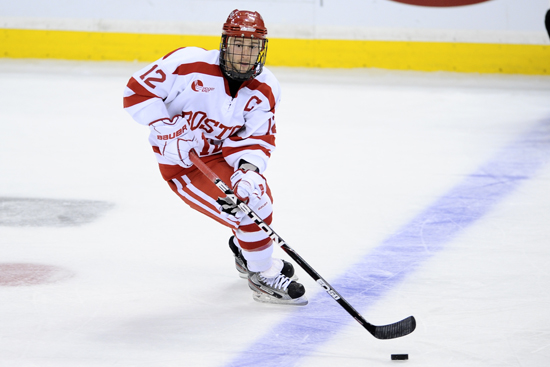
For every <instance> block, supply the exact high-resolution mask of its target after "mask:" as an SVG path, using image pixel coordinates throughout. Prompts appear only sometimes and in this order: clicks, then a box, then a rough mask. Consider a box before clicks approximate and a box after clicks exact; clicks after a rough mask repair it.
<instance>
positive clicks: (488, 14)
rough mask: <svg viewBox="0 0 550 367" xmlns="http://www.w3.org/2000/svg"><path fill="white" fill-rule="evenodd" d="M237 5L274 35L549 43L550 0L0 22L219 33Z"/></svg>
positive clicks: (323, 3) (268, 2)
mask: <svg viewBox="0 0 550 367" xmlns="http://www.w3.org/2000/svg"><path fill="white" fill-rule="evenodd" d="M235 8H239V9H250V10H257V11H259V12H260V13H261V14H262V15H263V17H264V19H265V21H266V23H267V25H268V29H269V31H270V36H271V37H275V38H317V39H327V38H328V39H358V40H405V41H409V40H410V41H440V42H483V43H519V44H549V43H550V42H549V41H548V36H547V34H546V31H545V29H544V14H545V13H546V11H547V10H548V8H550V2H549V1H548V0H529V1H524V0H491V1H487V2H484V3H480V4H475V5H468V6H461V7H450V8H439V7H423V6H413V5H407V4H402V3H398V2H394V1H390V0H372V1H363V0H300V1H290V0H256V1H253V0H249V1H220V0H187V1H181V0H152V1H146V0H136V1H130V0H123V1H107V0H94V1H92V0H84V1H78V2H66V1H62V0H52V1H48V2H47V3H46V2H43V1H38V0H19V1H16V2H15V1H14V2H9V3H6V4H3V5H2V14H1V15H0V27H2V28H23V29H55V30H82V31H99V32H131V33H161V34H164V33H168V34H200V35H218V34H219V32H220V30H221V24H222V23H223V22H224V21H225V19H226V17H227V15H228V14H229V12H230V11H232V10H233V9H235Z"/></svg>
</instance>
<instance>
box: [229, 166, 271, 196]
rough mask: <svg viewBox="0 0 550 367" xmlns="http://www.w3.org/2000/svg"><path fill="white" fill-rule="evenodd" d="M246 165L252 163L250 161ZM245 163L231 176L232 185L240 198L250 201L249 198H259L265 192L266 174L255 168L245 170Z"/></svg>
mask: <svg viewBox="0 0 550 367" xmlns="http://www.w3.org/2000/svg"><path fill="white" fill-rule="evenodd" d="M245 165H250V163H246V164H245ZM245 165H241V168H239V169H238V170H237V171H235V173H234V174H233V176H231V186H233V192H234V193H235V195H237V197H238V198H239V199H240V200H242V201H244V202H245V203H248V202H249V200H252V201H256V200H259V199H260V197H261V196H262V195H263V194H265V190H266V187H267V184H266V181H265V177H264V176H262V175H261V174H260V173H258V172H256V171H254V170H248V171H247V170H245V169H244V168H243V166H245ZM250 166H252V165H250ZM254 168H255V167H254Z"/></svg>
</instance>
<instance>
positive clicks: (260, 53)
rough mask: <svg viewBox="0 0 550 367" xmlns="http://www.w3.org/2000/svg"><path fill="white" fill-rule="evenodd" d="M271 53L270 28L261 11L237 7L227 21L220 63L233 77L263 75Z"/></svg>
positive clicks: (224, 28)
mask: <svg viewBox="0 0 550 367" xmlns="http://www.w3.org/2000/svg"><path fill="white" fill-rule="evenodd" d="M266 55H267V28H266V27H265V24H264V20H263V19H262V16H261V15H260V13H258V12H255V11H248V10H238V9H235V10H233V11H232V12H231V14H229V16H228V17H227V20H226V21H225V23H224V24H223V31H222V40H221V43H220V67H221V69H222V70H223V72H224V73H225V75H227V76H228V77H229V78H231V79H235V80H241V81H244V80H249V79H253V78H255V77H256V76H258V75H260V74H261V72H262V70H263V67H264V64H265V59H266Z"/></svg>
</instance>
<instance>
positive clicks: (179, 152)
mask: <svg viewBox="0 0 550 367" xmlns="http://www.w3.org/2000/svg"><path fill="white" fill-rule="evenodd" d="M149 127H150V128H151V135H152V136H153V137H154V140H156V142H157V145H158V147H159V149H160V153H161V154H162V155H163V156H164V157H165V158H166V159H168V160H169V161H171V162H174V163H176V164H178V165H180V166H182V167H184V168H189V167H191V166H192V165H193V163H192V162H191V160H190V159H189V152H190V151H191V150H193V149H194V150H195V151H197V153H199V152H200V151H201V150H202V148H203V147H204V144H205V138H204V136H203V134H202V132H201V131H200V130H199V129H197V130H195V131H193V130H191V127H190V125H189V122H188V121H187V120H186V119H185V118H183V117H182V116H181V115H178V116H174V117H173V118H172V119H162V120H158V121H155V122H153V123H151V124H150V125H149Z"/></svg>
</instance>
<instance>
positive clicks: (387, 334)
mask: <svg viewBox="0 0 550 367" xmlns="http://www.w3.org/2000/svg"><path fill="white" fill-rule="evenodd" d="M189 158H190V159H191V162H193V164H194V165H195V166H197V168H198V169H199V170H200V171H201V172H202V173H203V174H204V175H205V176H206V177H208V178H209V179H210V180H211V181H212V182H213V183H214V184H216V186H217V187H218V188H219V189H220V190H221V191H222V192H223V193H224V194H225V195H227V198H229V200H231V202H232V203H233V204H235V205H237V206H238V207H239V209H240V210H242V211H243V212H244V213H245V214H246V215H247V216H248V217H250V219H252V220H253V221H254V223H256V224H257V225H258V227H260V228H261V229H262V230H263V231H264V232H266V233H267V234H268V235H269V237H270V238H271V239H272V240H273V242H274V243H276V244H277V245H279V246H281V248H282V249H283V250H284V251H285V252H286V253H287V254H288V255H289V256H290V257H291V258H292V259H293V260H294V261H296V263H297V264H298V265H300V266H301V267H302V269H304V270H305V272H306V273H308V274H309V276H311V277H312V278H313V280H315V281H316V282H317V283H318V284H319V285H320V286H321V287H323V289H324V290H325V291H326V292H327V293H328V294H329V295H330V296H331V297H332V298H333V299H334V300H335V301H336V302H338V304H340V306H342V308H344V310H346V311H347V312H348V313H349V314H350V315H351V316H352V317H353V318H354V319H355V320H357V322H359V324H361V325H362V326H363V327H364V328H365V329H367V330H368V332H369V333H371V334H372V335H373V336H374V337H375V338H378V339H394V338H399V337H402V336H405V335H408V334H410V333H412V332H413V331H414V329H415V328H416V320H415V319H414V317H413V316H409V317H407V318H406V319H403V320H401V321H398V322H396V323H393V324H389V325H380V326H376V325H373V324H371V323H369V322H368V321H367V320H365V319H364V318H363V316H361V314H359V312H357V310H356V309H355V308H353V307H352V306H351V305H350V304H349V303H348V301H346V300H345V299H344V297H342V296H341V295H340V294H339V293H338V292H337V291H336V290H335V289H334V288H332V286H331V285H330V284H328V282H327V281H326V280H324V279H323V278H322V277H321V276H320V275H319V274H318V273H317V272H316V271H315V270H314V269H313V268H312V267H311V266H310V265H309V264H308V263H307V262H306V261H305V260H304V259H303V258H302V257H301V256H300V255H298V254H297V253H296V251H294V250H293V249H292V248H290V247H289V246H288V245H287V244H286V243H285V241H284V240H283V239H282V238H281V237H280V236H279V235H278V234H277V233H275V231H274V230H273V229H272V228H271V227H270V226H269V225H268V224H267V223H265V222H264V221H263V220H262V219H261V218H260V217H259V216H258V215H257V214H256V213H254V211H253V210H252V209H250V207H249V206H248V205H246V203H244V202H242V201H241V200H238V199H237V196H236V195H235V193H233V191H232V190H231V189H230V188H229V187H228V186H227V185H226V184H225V183H224V182H223V181H222V180H221V179H220V178H219V177H218V175H216V173H215V172H214V171H212V170H211V169H210V167H208V166H207V165H206V164H205V163H204V162H203V161H201V159H200V158H199V157H198V156H197V155H196V154H195V152H193V151H192V152H190V154H189Z"/></svg>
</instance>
